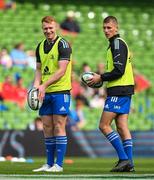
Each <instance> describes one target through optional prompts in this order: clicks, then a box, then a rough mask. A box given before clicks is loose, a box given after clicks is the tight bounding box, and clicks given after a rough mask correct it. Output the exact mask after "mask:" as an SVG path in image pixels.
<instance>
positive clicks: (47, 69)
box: [43, 66, 51, 75]
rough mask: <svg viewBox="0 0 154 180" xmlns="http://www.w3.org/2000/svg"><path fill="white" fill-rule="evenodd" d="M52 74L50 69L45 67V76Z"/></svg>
mask: <svg viewBox="0 0 154 180" xmlns="http://www.w3.org/2000/svg"><path fill="white" fill-rule="evenodd" d="M50 74H51V73H50V72H49V68H48V66H45V68H44V71H43V75H50Z"/></svg>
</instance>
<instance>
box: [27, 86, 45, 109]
mask: <svg viewBox="0 0 154 180" xmlns="http://www.w3.org/2000/svg"><path fill="white" fill-rule="evenodd" d="M27 102H28V105H29V107H30V108H31V109H32V110H34V111H36V110H38V109H39V108H40V107H41V105H42V102H40V101H39V99H38V89H36V88H32V89H30V90H29V91H28V94H27Z"/></svg>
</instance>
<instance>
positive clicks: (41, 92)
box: [38, 84, 45, 102]
mask: <svg viewBox="0 0 154 180" xmlns="http://www.w3.org/2000/svg"><path fill="white" fill-rule="evenodd" d="M38 90H39V93H38V98H39V101H41V102H43V99H44V97H45V86H44V85H43V84H42V85H40V86H39V87H38Z"/></svg>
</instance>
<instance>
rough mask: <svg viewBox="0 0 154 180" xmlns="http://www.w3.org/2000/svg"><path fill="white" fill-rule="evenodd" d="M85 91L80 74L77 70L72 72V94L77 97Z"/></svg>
mask: <svg viewBox="0 0 154 180" xmlns="http://www.w3.org/2000/svg"><path fill="white" fill-rule="evenodd" d="M83 91H84V88H83V87H82V86H81V84H80V81H79V76H77V74H76V73H75V72H72V90H71V94H72V96H73V98H76V96H78V95H80V94H82V93H83Z"/></svg>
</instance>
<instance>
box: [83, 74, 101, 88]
mask: <svg viewBox="0 0 154 180" xmlns="http://www.w3.org/2000/svg"><path fill="white" fill-rule="evenodd" d="M93 76H94V73H93V72H85V73H83V74H82V76H81V80H82V82H83V83H84V84H86V85H87V86H89V85H88V81H89V80H90V79H92V78H93ZM102 85H103V82H102V81H101V82H99V83H96V84H94V85H92V86H89V87H91V88H100V87H101V86H102Z"/></svg>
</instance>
